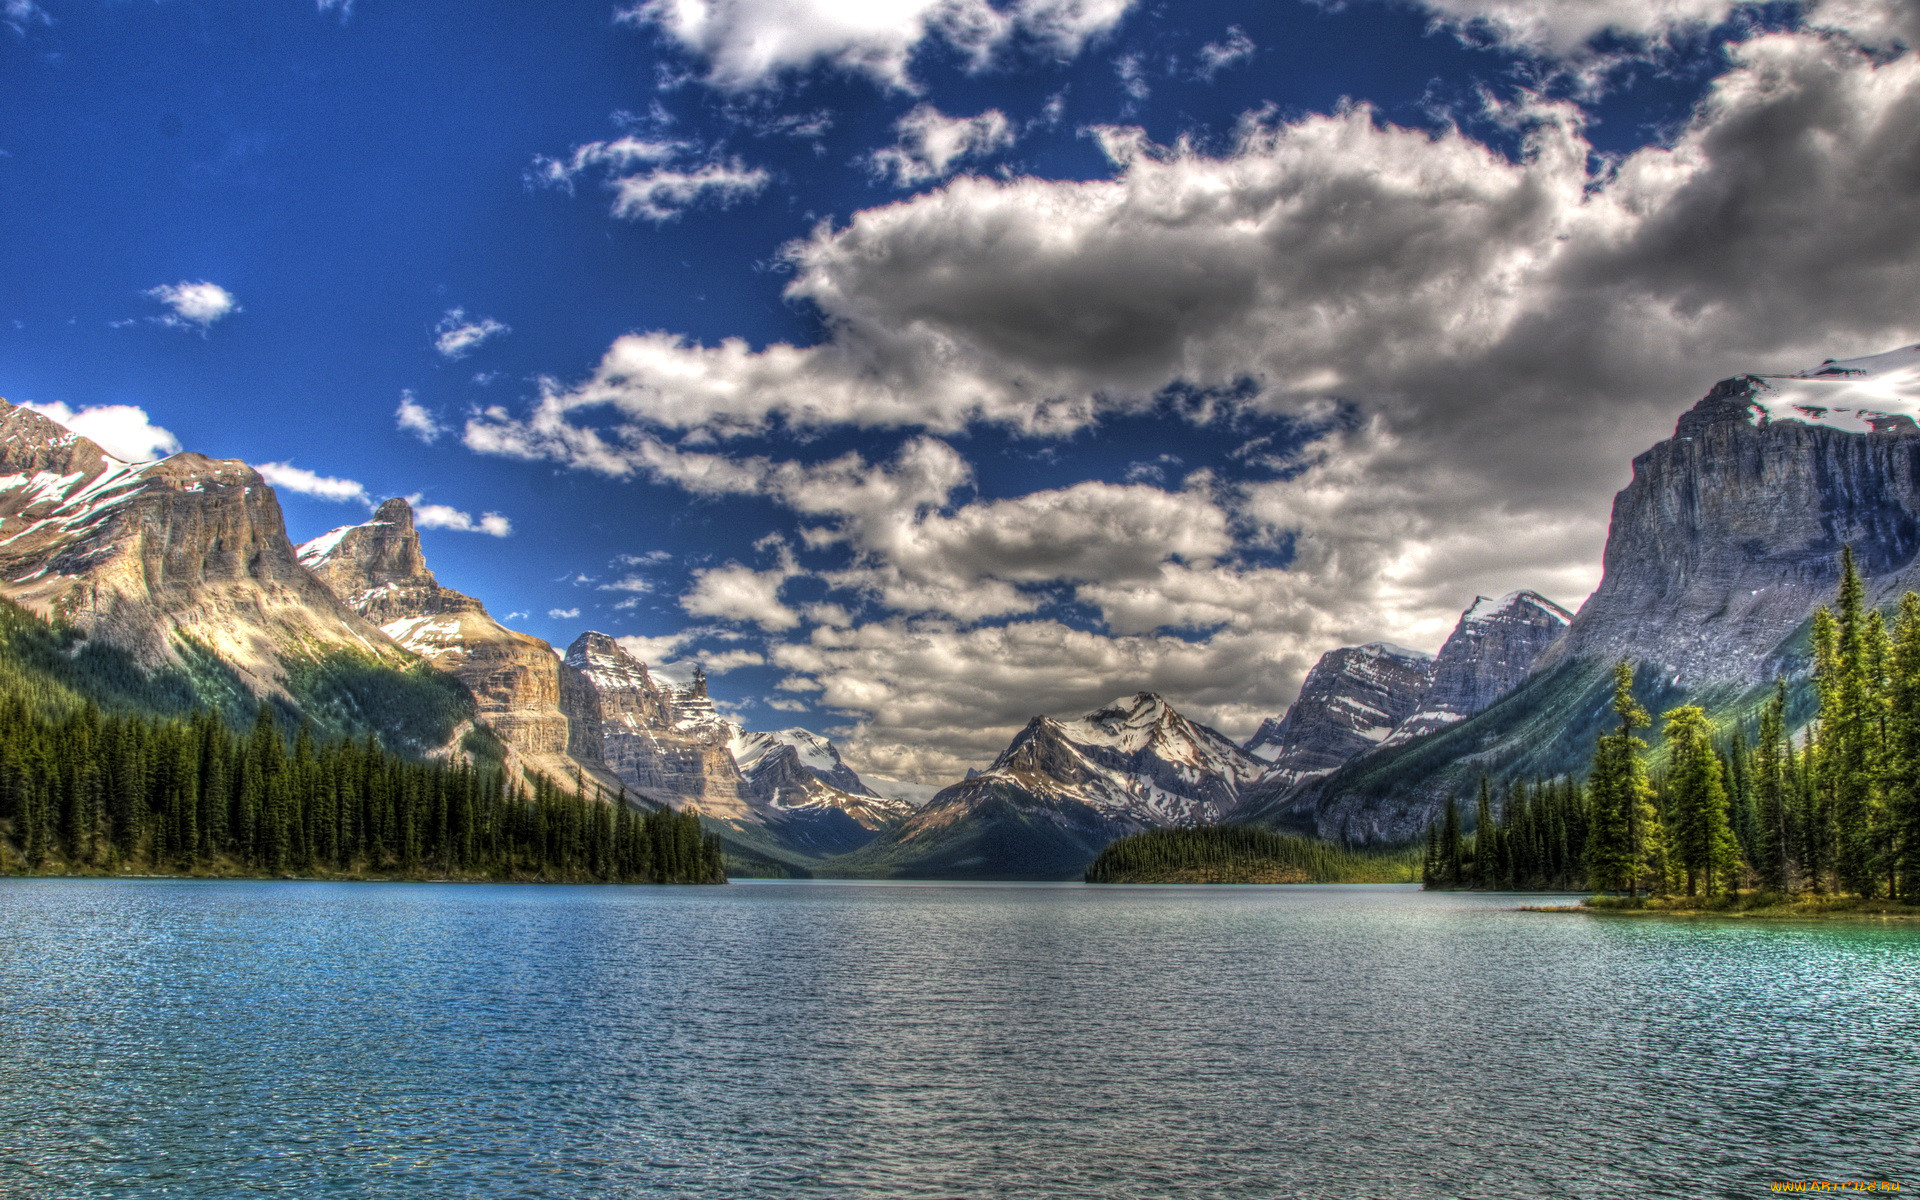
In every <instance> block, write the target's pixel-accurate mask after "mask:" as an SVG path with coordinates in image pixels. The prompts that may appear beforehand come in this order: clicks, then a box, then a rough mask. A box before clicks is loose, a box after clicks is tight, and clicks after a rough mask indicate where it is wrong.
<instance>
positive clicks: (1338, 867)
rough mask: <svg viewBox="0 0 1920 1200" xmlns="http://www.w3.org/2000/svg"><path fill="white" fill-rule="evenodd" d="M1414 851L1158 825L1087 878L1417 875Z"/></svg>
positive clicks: (1315, 879) (1117, 846) (1318, 879)
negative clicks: (1360, 849) (1378, 850)
mask: <svg viewBox="0 0 1920 1200" xmlns="http://www.w3.org/2000/svg"><path fill="white" fill-rule="evenodd" d="M1419 869H1420V861H1419V859H1418V857H1417V856H1415V855H1414V854H1412V853H1411V852H1407V851H1389V852H1385V853H1372V854H1369V853H1362V852H1356V851H1352V850H1348V849H1346V848H1345V847H1343V846H1337V845H1335V844H1334V843H1332V842H1323V841H1319V840H1316V839H1313V838H1303V837H1296V836H1294V835H1292V834H1285V833H1275V832H1273V831H1272V830H1268V829H1260V828H1256V827H1253V826H1249V825H1204V826H1199V827H1196V828H1188V829H1154V830H1149V831H1147V832H1146V833H1137V834H1134V835H1133V836H1131V837H1124V838H1121V839H1119V840H1118V841H1115V842H1113V843H1112V844H1110V845H1109V846H1107V848H1106V849H1104V850H1102V851H1101V852H1100V855H1099V857H1097V858H1095V859H1094V860H1093V862H1092V864H1091V865H1089V866H1088V867H1087V871H1086V881H1087V882H1088V883H1411V882H1413V881H1414V880H1415V879H1416V878H1418V875H1417V872H1418V871H1419Z"/></svg>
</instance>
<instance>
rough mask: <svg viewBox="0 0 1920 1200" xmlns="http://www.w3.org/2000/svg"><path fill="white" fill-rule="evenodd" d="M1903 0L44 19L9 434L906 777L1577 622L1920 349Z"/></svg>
mask: <svg viewBox="0 0 1920 1200" xmlns="http://www.w3.org/2000/svg"><path fill="white" fill-rule="evenodd" d="M1914 45H1920V5H1916V4H1915V3H1913V0H1809V2H1808V3H1804V4H1795V3H1774V4H1763V5H1752V4H1735V3H1731V2H1730V0H1579V2H1571V0H1568V2H1555V3H1544V2H1533V0H1262V2H1260V3H1250V2H1243V3H1222V2H1211V0H1189V2H1187V3H1180V4H1174V3H1170V2H1166V0H1161V2H1159V3H1152V2H1145V0H861V2H859V3H850V2H848V0H641V2H639V3H630V2H627V0H616V2H614V3H608V2H607V0H582V2H579V3H553V4H543V5H525V4H515V5H506V4H494V3H476V2H474V0H464V2H462V3H453V2H451V0H407V2H406V3H400V2H397V0H319V2H318V3H317V4H316V3H315V2H314V0H245V2H240V0H234V2H214V0H0V245H4V246H5V248H6V252H5V254H3V255H0V395H4V396H5V397H6V398H8V399H10V400H12V401H14V402H16V403H31V404H34V405H36V406H38V407H40V408H41V409H42V410H43V411H47V412H49V413H50V414H52V415H54V416H56V417H57V418H58V419H62V420H65V421H67V422H68V423H69V424H71V425H72V426H73V427H74V428H76V429H78V430H80V431H81V432H83V433H87V434H88V435H89V436H93V437H95V438H96V439H97V440H100V441H102V442H103V444H105V445H107V448H108V449H109V450H112V451H114V452H115V453H119V454H121V455H122V456H126V457H150V456H155V455H159V454H165V453H171V452H174V451H176V450H179V449H189V450H194V451H199V452H201V453H205V454H209V455H212V456H215V457H221V458H238V459H243V460H245V461H246V462H248V463H251V464H253V465H255V466H256V467H258V468H259V469H260V470H261V472H262V473H263V474H264V475H265V476H266V477H267V478H268V480H269V481H270V482H272V483H273V484H274V485H275V487H276V489H277V491H278V492H279V495H280V497H281V500H282V503H283V505H284V508H285V510H286V514H287V521H288V526H289V530H290V532H291V533H292V535H293V537H294V538H295V540H304V539H306V538H310V537H313V536H315V535H318V534H319V533H321V532H324V531H325V530H327V529H329V528H332V527H335V526H338V525H341V524H347V523H352V522H356V521H360V520H365V519H366V518H367V514H368V512H369V511H370V507H371V506H372V505H374V504H377V503H378V502H379V501H380V500H381V499H383V498H385V497H387V496H394V495H403V496H408V497H411V498H413V499H414V501H415V505H416V508H417V510H418V512H419V514H420V523H421V524H422V526H423V527H424V528H425V530H426V532H425V533H424V535H423V537H424V541H425V545H426V551H427V555H428V561H429V563H430V564H431V565H432V566H433V567H434V569H435V570H436V572H437V573H438V574H439V576H440V578H441V580H442V582H444V583H446V584H448V585H449V586H453V587H457V588H459V589H461V590H463V591H466V592H469V593H471V594H473V595H476V596H479V597H480V598H481V599H483V600H484V601H485V602H486V603H487V605H488V606H489V609H490V611H492V612H493V614H494V615H495V616H496V617H499V618H501V619H502V620H504V621H505V622H506V623H508V624H509V625H512V626H513V627H515V628H520V629H524V630H526V631H528V632H530V633H533V634H536V635H538V636H541V637H544V638H547V639H549V640H550V641H552V642H554V643H555V644H557V645H561V646H564V645H565V644H567V643H568V642H570V641H571V640H572V639H573V638H574V637H575V636H577V635H578V634H579V633H580V632H582V631H584V630H587V629H597V630H602V631H605V632H607V633H611V634H614V635H616V636H619V637H621V638H623V639H625V641H626V644H627V645H628V647H629V648H630V649H632V650H633V651H634V652H635V653H636V654H638V655H639V656H640V657H641V658H643V659H644V660H645V661H647V662H649V663H650V664H653V665H654V666H655V667H656V668H657V669H658V670H660V671H661V672H662V673H663V674H665V675H667V676H668V677H670V678H683V677H685V676H686V675H687V674H688V673H689V672H690V671H691V669H692V666H693V664H694V663H696V662H698V663H701V664H703V665H704V666H705V667H706V669H707V670H708V671H709V673H710V676H711V687H712V690H713V693H714V695H715V696H716V698H717V699H718V700H719V701H720V702H721V703H722V705H723V706H725V707H726V708H727V709H728V711H730V712H731V713H732V714H734V715H735V716H736V717H737V718H738V719H740V720H741V721H742V722H743V723H744V724H746V725H747V726H748V727H749V728H755V729H774V728H782V727H786V726H792V725H799V726H804V727H806V728H810V729H814V730H817V731H823V732H827V733H829V734H831V735H832V736H833V737H835V738H836V740H838V741H839V742H840V743H841V744H842V746H843V750H844V752H845V753H846V754H847V757H848V758H849V761H851V762H852V763H853V764H854V766H855V767H856V768H858V769H861V770H863V771H868V772H874V773H877V774H880V775H884V776H890V777H895V778H902V779H911V780H918V781H921V782H938V781H943V780H947V779H951V778H954V777H956V776H957V775H958V774H960V773H961V772H962V771H964V769H965V768H967V767H970V766H983V765H985V763H986V762H988V761H990V760H991V759H992V757H993V756H994V754H995V753H997V751H998V750H999V749H1000V748H1001V747H1003V746H1004V745H1005V743H1006V741H1007V739H1008V738H1009V736H1011V734H1012V733H1013V732H1014V731H1015V730H1016V729H1017V728H1018V727H1019V726H1020V725H1021V724H1023V723H1024V722H1025V721H1026V720H1027V719H1028V718H1029V717H1030V716H1032V715H1034V714H1038V713H1050V714H1056V715H1069V714H1075V713H1078V712H1083V711H1086V710H1088V709H1090V708H1093V707H1095V706H1097V705H1099V704H1101V703H1103V702H1105V701H1106V700H1108V699H1111V698H1113V697H1115V696H1118V695H1124V694H1127V693H1131V692H1134V691H1139V690H1150V691H1157V692H1160V693H1161V694H1163V695H1165V696H1167V697H1168V698H1169V699H1170V700H1171V701H1172V702H1173V703H1174V704H1175V705H1176V706H1177V707H1179V708H1180V709H1181V710H1182V711H1184V712H1186V713H1188V714H1189V715H1191V716H1193V717H1195V718H1196V719H1199V720H1202V721H1206V722H1208V723H1210V724H1213V725H1215V726H1217V727H1218V728H1220V729H1221V730H1223V731H1224V732H1227V733H1229V734H1231V735H1234V736H1245V735H1246V734H1248V733H1250V732H1251V731H1252V730H1253V728H1254V727H1255V726H1256V725H1257V724H1258V723H1259V721H1260V720H1261V718H1263V717H1266V716H1270V715H1275V714H1278V713H1280V712H1282V711H1283V710H1284V709H1285V707H1286V705H1287V703H1288V702H1289V701H1290V700H1291V699H1292V697H1293V695H1294V694H1295V692H1296V691H1297V689H1298V687H1299V683H1300V680H1301V678H1302V677H1303V676H1304V674H1305V672H1306V670H1307V669H1308V668H1309V667H1311V665H1312V664H1313V662H1314V661H1315V660H1316V659H1317V658H1318V657H1319V656H1320V655H1321V654H1322V653H1324V652H1325V651H1327V650H1329V649H1332V648H1334V647H1336V646H1340V645H1346V644H1354V643H1358V642H1364V641H1372V640H1391V641H1394V642H1398V643H1401V644H1404V645H1410V646H1415V647H1422V648H1425V649H1430V650H1431V649H1436V648H1437V647H1438V645H1439V643H1440V642H1441V641H1442V640H1443V639H1444V638H1445V636H1446V634H1447V633H1448V631H1449V630H1450V629H1451V627H1452V625H1453V623H1454V620H1455V619H1456V618H1457V616H1458V614H1459V612H1460V611H1461V610H1462V609H1464V608H1465V607H1466V606H1467V605H1469V604H1470V603H1471V602H1472V600H1473V599H1474V597H1475V596H1476V595H1477V594H1487V595H1499V594H1502V593H1504V592H1507V591H1512V590H1515V589H1518V588H1534V589H1536V590H1539V591H1541V592H1543V593H1545V594H1546V595H1548V596H1550V597H1551V598H1553V599H1555V600H1556V601H1558V602H1560V603H1562V604H1564V605H1566V606H1568V607H1569V608H1572V607H1576V606H1577V605H1578V604H1579V603H1580V602H1581V601H1582V600H1583V599H1584V598H1585V596H1586V595H1587V593H1588V592H1590V591H1591V590H1592V588H1593V587H1594V586H1595V584H1596V583H1597V582H1598V579H1599V572H1600V565H1601V551H1602V548H1603V546H1604V542H1605V536H1606V528H1607V516H1608V507H1609V504H1610V501H1611V497H1612V495H1613V494H1614V492H1615V491H1617V490H1618V489H1619V488H1620V487H1622V486H1624V484H1625V483H1626V482H1627V480H1628V478H1629V473H1630V463H1631V459H1632V457H1633V456H1634V455H1635V454H1637V453H1639V452H1640V451H1641V450H1643V449H1645V448H1646V447H1647V446H1649V445H1651V444H1653V443H1654V442H1656V441H1658V440H1660V439H1662V438H1663V437H1666V436H1668V435H1669V434H1670V433H1671V430H1672V426H1673V421H1674V419H1675V417H1676V416H1677V415H1678V414H1679V413H1680V412H1681V411H1683V410H1684V409H1685V408H1687V407H1688V406H1689V405H1690V404H1691V403H1692V402H1693V401H1694V400H1695V399H1697V398H1698V397H1699V396H1700V395H1702V394H1703V393H1704V392H1705V391H1706V390H1707V389H1708V387H1710V386H1711V385H1712V384H1713V382H1714V381H1716V380H1718V379H1721V378H1724V377H1727V376H1730V375H1734V374H1739V373H1742V372H1750V371H1757V372H1770V371H1792V370H1798V369H1801V368H1804V367H1806V366H1808V365H1809V364H1812V363H1817V362H1819V361H1820V360H1822V359H1824V358H1827V357H1842V358H1844V357H1850V356H1854V355H1861V354H1871V353H1875V352H1879V351H1885V350H1890V349H1892V348H1894V347H1896V346H1902V345H1907V344H1911V343H1914V342H1916V341H1920V56H1917V55H1916V54H1914V53H1913V52H1911V51H1909V50H1908V47H1910V46H1914Z"/></svg>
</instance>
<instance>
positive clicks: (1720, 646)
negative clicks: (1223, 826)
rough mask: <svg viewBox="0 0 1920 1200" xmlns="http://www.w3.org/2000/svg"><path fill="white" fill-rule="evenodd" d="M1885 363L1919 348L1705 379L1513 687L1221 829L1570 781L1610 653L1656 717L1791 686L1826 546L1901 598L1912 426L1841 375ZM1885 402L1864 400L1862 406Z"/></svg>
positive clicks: (1592, 727) (1833, 568)
mask: <svg viewBox="0 0 1920 1200" xmlns="http://www.w3.org/2000/svg"><path fill="white" fill-rule="evenodd" d="M1889 369H1891V370H1898V371H1900V372H1903V373H1904V374H1905V376H1906V377H1907V378H1908V379H1909V380H1911V379H1912V378H1913V377H1914V376H1915V375H1916V374H1920V347H1912V348H1909V349H1907V350H1903V351H1896V352H1893V353H1892V354H1889V355H1881V356H1876V357H1875V358H1873V359H1865V360H1854V361H1853V362H1848V363H1831V362H1830V363H1824V364H1822V365H1821V366H1820V367H1817V368H1814V369H1812V370H1810V371H1808V372H1805V373H1803V374H1802V375H1801V376H1799V377H1787V378H1782V379H1777V380H1773V381H1769V380H1763V379H1759V378H1756V377H1753V376H1741V377H1737V378H1733V379H1727V380H1723V381H1722V382H1720V383H1719V384H1717V385H1716V386H1715V387H1714V388H1713V389H1712V390H1711V391H1710V392H1709V393H1708V394H1707V395H1706V396H1705V397H1703V398H1702V399H1701V400H1700V401H1699V402H1698V403H1696V404H1695V405H1694V406H1693V407H1692V408H1691V409H1689V410H1687V411H1686V412H1685V413H1683V414H1682V415H1681V416H1680V418H1679V420H1678V421H1677V423H1676V425H1675V428H1674V434H1673V437H1671V438H1670V439H1668V440H1666V441H1663V442H1661V443H1659V444H1658V445H1656V446H1654V447H1652V448H1651V449H1649V450H1647V451H1646V452H1645V453H1643V454H1641V455H1640V456H1639V457H1637V458H1635V459H1634V461H1633V478H1632V480H1631V482H1629V483H1628V485H1627V486H1626V487H1625V488H1624V489H1622V490H1621V492H1620V493H1619V494H1618V495H1617V496H1616V497H1615V498H1614V503H1613V522H1612V526H1611V528H1610V529H1609V531H1608V536H1607V547H1606V556H1605V574H1604V576H1603V578H1602V580H1601V583H1600V586H1599V588H1598V589H1596V590H1595V591H1594V593H1593V595H1592V596H1590V597H1588V599H1587V601H1586V603H1585V604H1583V605H1582V606H1581V608H1580V611H1579V612H1578V613H1577V614H1576V615H1575V616H1574V617H1573V619H1572V621H1571V622H1570V623H1569V625H1568V626H1567V630H1566V632H1565V634H1564V635H1563V636H1561V637H1560V638H1559V639H1558V640H1557V641H1555V642H1554V643H1553V644H1552V645H1551V646H1549V647H1548V648H1547V649H1546V650H1545V652H1543V653H1542V654H1540V656H1539V658H1538V659H1537V660H1536V661H1535V663H1534V666H1533V670H1532V671H1531V673H1530V674H1529V676H1528V678H1527V679H1526V681H1525V682H1524V683H1522V684H1521V685H1520V686H1519V687H1518V688H1516V689H1515V690H1514V691H1512V692H1510V693H1509V694H1508V695H1507V696H1506V697H1505V698H1503V699H1501V700H1499V701H1498V702H1496V703H1494V704H1493V705H1491V706H1490V707H1488V708H1486V709H1484V710H1483V711H1481V712H1479V713H1478V714H1476V715H1475V716H1473V717H1471V718H1469V719H1467V720H1463V721H1458V722H1455V723H1453V724H1451V725H1449V726H1447V727H1445V728H1443V729H1440V730H1438V731H1434V732H1432V733H1430V734H1429V736H1426V737H1423V738H1419V739H1415V740H1412V741H1409V742H1407V743H1405V744H1401V745H1394V746H1390V747H1387V748H1384V749H1383V750H1381V751H1380V752H1378V753H1376V754H1373V755H1369V756H1366V757H1365V758H1362V759H1360V760H1357V761H1355V762H1354V763H1352V764H1349V765H1348V766H1347V767H1346V768H1343V769H1342V770H1340V771H1338V772H1336V773H1334V774H1332V775H1329V776H1326V777H1323V778H1320V779H1315V780H1310V781H1308V782H1306V783H1305V784H1303V785H1301V786H1300V787H1299V788H1296V789H1294V790H1292V791H1291V792H1288V793H1285V794H1282V795H1260V794H1257V793H1255V792H1252V791H1250V794H1249V798H1248V800H1247V802H1246V804H1245V806H1244V807H1243V809H1242V810H1241V812H1240V813H1239V814H1237V815H1238V817H1239V818H1241V819H1250V820H1257V821H1260V822H1262V823H1265V824H1271V825H1274V826H1276V827H1280V828H1286V829H1295V830H1299V831H1301V832H1305V833H1313V834H1317V835H1319V836H1323V837H1332V838H1338V839H1342V840H1347V841H1352V842H1375V843H1378V842H1395V841H1405V840H1409V839H1412V838H1415V837H1417V836H1419V834H1420V833H1421V831H1422V830H1423V829H1424V828H1425V827H1426V825H1427V824H1428V822H1429V821H1431V820H1432V818H1433V816H1434V815H1435V814H1436V813H1437V812H1438V811H1439V809H1440V808H1441V807H1442V806H1443V805H1444V804H1445V801H1446V798H1447V797H1448V796H1449V795H1453V796H1460V797H1465V796H1470V795H1471V794H1472V792H1473V789H1474V787H1475V786H1476V784H1477V781H1478V778H1479V776H1480V775H1481V774H1483V773H1485V774H1488V775H1491V776H1492V777H1493V779H1494V781H1495V782H1496V784H1499V783H1502V782H1504V781H1505V780H1508V779H1516V778H1534V777H1549V776H1553V775H1559V774H1574V775H1579V774H1583V773H1584V772H1585V770H1586V766H1587V763H1588V761H1589V760H1590V758H1591V755H1592V752H1593V744H1594V739H1595V737H1596V736H1597V735H1598V734H1599V733H1600V732H1601V731H1602V730H1603V728H1604V727H1605V726H1606V725H1607V723H1608V721H1607V712H1606V707H1607V706H1606V698H1607V693H1608V691H1609V689H1610V687H1611V679H1610V668H1611V666H1612V665H1613V664H1614V663H1615V662H1618V661H1620V660H1622V659H1624V660H1628V661H1630V662H1633V663H1634V664H1636V665H1637V667H1638V672H1637V675H1638V680H1637V685H1636V686H1637V690H1638V691H1639V692H1640V695H1641V700H1642V703H1643V704H1645V706H1646V707H1647V708H1648V709H1649V710H1650V711H1652V712H1655V713H1659V712H1661V711H1664V710H1666V709H1668V708H1671V707H1673V706H1675V705H1679V704H1686V703H1698V704H1701V705H1703V706H1705V707H1706V708H1707V709H1708V710H1709V712H1710V713H1711V714H1713V715H1714V716H1715V717H1716V719H1718V720H1723V721H1727V722H1732V721H1733V720H1735V719H1741V718H1746V719H1750V718H1751V717H1752V715H1753V711H1754V709H1755V708H1756V707H1757V706H1758V704H1759V703H1760V702H1761V701H1762V700H1763V699H1764V697H1765V696H1766V695H1767V694H1768V693H1769V692H1770V690H1771V684H1772V681H1773V680H1774V679H1776V678H1778V677H1781V676H1785V677H1786V678H1788V679H1789V680H1790V681H1798V682H1797V684H1796V686H1800V685H1804V681H1805V679H1806V676H1807V671H1808V663H1807V653H1808V649H1807V639H1806V630H1807V626H1808V622H1809V619H1810V618H1811V616H1812V614H1813V612H1814V610H1815V609H1817V608H1818V607H1820V606H1821V605H1823V604H1829V603H1831V602H1832V601H1833V599H1834V596H1835V592H1836V591H1837V588H1838V585H1839V577H1840V554H1841V551H1842V549H1843V548H1845V547H1851V548H1852V549H1853V553H1854V557H1855V561H1856V562H1857V563H1858V565H1859V568H1860V571H1861V573H1862V575H1863V577H1864V579H1865V581H1866V584H1867V589H1868V594H1869V596H1870V598H1871V599H1872V600H1873V601H1874V602H1875V603H1877V604H1883V605H1884V604H1889V603H1891V602H1893V601H1894V600H1895V599H1896V598H1897V597H1898V596H1899V595H1901V594H1902V593H1904V592H1906V591H1908V590H1910V589H1920V427H1916V425H1915V423H1914V421H1913V419H1912V416H1911V413H1910V412H1907V411H1887V410H1885V409H1882V408H1876V407H1873V406H1872V405H1866V406H1861V404H1860V401H1858V400H1853V401H1849V400H1848V396H1849V395H1850V394H1865V393H1866V392H1867V391H1868V390H1867V389H1862V390H1861V392H1860V393H1854V392H1853V391H1852V389H1851V385H1852V383H1854V382H1856V381H1858V380H1860V379H1862V378H1869V379H1870V378H1872V377H1873V376H1874V375H1875V374H1877V373H1881V372H1883V371H1886V370H1889ZM1897 391H1898V389H1891V388H1886V389H1878V395H1877V397H1875V398H1874V403H1883V402H1887V401H1890V400H1892V399H1893V397H1894V394H1895V393H1896V392H1897ZM1906 404H1907V407H1908V408H1909V409H1911V408H1912V407H1914V401H1913V400H1911V399H1909V400H1908V401H1906ZM1892 406H1897V403H1896V404H1895V405H1890V407H1892ZM1795 709H1796V710H1797V711H1804V710H1803V709H1800V708H1799V706H1798V704H1796V705H1795Z"/></svg>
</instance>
